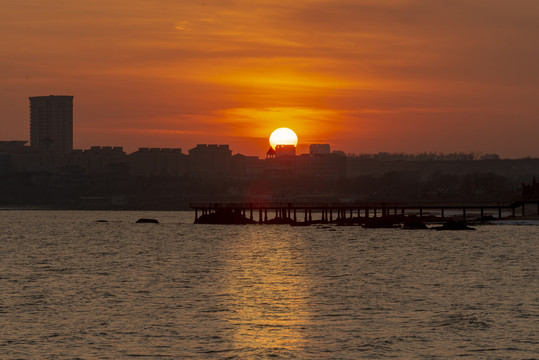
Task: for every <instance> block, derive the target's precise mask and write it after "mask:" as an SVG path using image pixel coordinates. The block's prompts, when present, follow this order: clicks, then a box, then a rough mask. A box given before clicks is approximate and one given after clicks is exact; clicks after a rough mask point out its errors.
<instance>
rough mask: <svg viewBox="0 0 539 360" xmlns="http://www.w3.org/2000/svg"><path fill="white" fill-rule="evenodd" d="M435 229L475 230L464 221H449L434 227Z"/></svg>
mask: <svg viewBox="0 0 539 360" xmlns="http://www.w3.org/2000/svg"><path fill="white" fill-rule="evenodd" d="M435 229H436V230H475V229H474V228H472V227H469V226H468V225H466V223H464V222H458V221H449V222H446V223H444V224H443V225H442V226H438V227H435Z"/></svg>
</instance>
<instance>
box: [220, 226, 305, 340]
mask: <svg viewBox="0 0 539 360" xmlns="http://www.w3.org/2000/svg"><path fill="white" fill-rule="evenodd" d="M267 234H268V232H266V235H267ZM242 235H243V237H242V238H241V239H238V241H237V242H236V243H235V245H236V246H234V247H230V248H228V250H227V251H228V253H227V255H226V259H227V260H226V265H225V266H226V269H225V270H224V271H225V272H226V274H227V275H226V278H225V280H224V281H225V283H226V284H223V286H225V287H226V288H227V292H228V293H229V294H231V296H230V302H231V304H229V306H230V308H231V309H232V310H233V311H232V312H229V313H228V315H227V319H226V320H227V321H229V322H230V323H231V324H232V325H233V335H231V341H232V342H233V343H234V347H236V348H242V349H252V350H255V349H256V351H273V350H286V351H296V350H301V349H302V348H304V346H305V339H304V337H303V334H302V331H301V329H302V328H305V323H306V322H307V321H308V319H309V310H308V304H307V299H308V286H307V285H308V283H309V280H308V278H307V276H306V271H305V268H304V262H303V261H302V260H301V259H300V258H299V256H300V252H299V251H298V250H296V249H294V247H295V246H297V244H296V242H297V239H292V238H291V237H290V236H287V235H286V233H284V232H278V233H274V235H275V236H270V237H265V238H264V237H262V236H261V234H260V233H259V232H257V229H256V228H253V229H252V231H251V230H249V231H248V232H246V233H243V234H242ZM294 240H296V242H295V241H294Z"/></svg>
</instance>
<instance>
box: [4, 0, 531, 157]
mask: <svg viewBox="0 0 539 360" xmlns="http://www.w3.org/2000/svg"><path fill="white" fill-rule="evenodd" d="M0 17H1V18H2V22H0V44H1V47H0V91H1V92H2V96H1V97H0V140H19V139H21V140H25V139H29V129H28V127H29V111H28V97H29V96H37V95H49V94H55V95H74V96H75V100H74V103H75V115H74V131H75V135H74V140H75V147H76V148H88V147H89V146H91V145H111V146H124V148H125V149H126V150H127V151H128V152H131V151H134V150H136V148H138V147H181V148H182V149H184V152H187V150H188V149H190V148H192V147H194V146H195V145H196V144H197V143H219V144H230V146H231V149H232V150H233V151H234V152H241V153H243V154H248V155H258V156H263V154H265V151H266V150H267V148H268V147H269V144H268V137H269V135H270V134H271V132H272V131H273V130H274V129H276V128H279V127H289V128H292V129H293V130H294V131H296V133H297V134H298V137H299V142H300V144H301V145H302V147H300V150H301V151H306V150H305V149H306V146H307V145H308V144H309V143H312V142H324V143H330V144H332V148H333V149H334V150H343V151H345V152H346V153H357V154H358V153H375V152H380V151H386V152H406V153H415V152H423V151H429V152H430V151H437V152H445V153H447V152H469V151H474V152H482V153H498V154H500V155H501V156H503V157H523V156H528V155H529V156H535V157H536V156H539V145H538V143H539V142H538V140H537V137H538V134H539V65H538V64H539V21H537V19H539V1H537V0H515V1H506V0H451V1H448V0H428V1H427V0H421V1H418V0H417V1H416V0H295V1H286V2H285V1H275V0H271V1H270V0H219V1H217V0H206V1H201V2H198V1H186V0H155V1H151V2H149V1H142V0H129V1H127V0H107V1H105V0H91V1H73V0H55V1H50V2H45V1H41V0H17V1H11V0H0Z"/></svg>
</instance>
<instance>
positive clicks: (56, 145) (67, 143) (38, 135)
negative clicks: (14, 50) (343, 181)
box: [0, 95, 346, 178]
mask: <svg viewBox="0 0 539 360" xmlns="http://www.w3.org/2000/svg"><path fill="white" fill-rule="evenodd" d="M29 100H30V144H29V145H27V141H0V175H6V174H20V173H32V172H49V173H59V172H75V173H81V174H85V175H92V174H103V173H108V172H115V173H124V174H125V173H128V174H129V175H132V176H164V177H184V176H194V177H256V176H260V175H267V176H281V175H284V176H290V175H300V176H311V177H322V178H341V177H345V176H346V156H345V154H344V153H343V152H331V149H330V145H329V144H313V145H311V147H310V152H309V154H301V155H296V148H295V146H293V145H278V146H276V148H275V149H273V148H270V150H269V151H268V153H267V156H266V158H265V159H259V158H258V157H256V156H245V155H242V154H235V155H232V151H231V150H230V148H229V145H207V144H199V145H197V146H196V147H195V148H193V149H190V150H189V151H188V153H187V154H185V153H183V152H182V150H181V149H180V148H139V149H138V150H137V151H135V152H133V153H130V154H127V153H126V152H125V151H124V150H123V147H120V146H117V147H116V146H115V147H112V146H92V147H91V148H90V149H86V150H80V149H73V96H64V95H49V96H36V97H30V98H29Z"/></svg>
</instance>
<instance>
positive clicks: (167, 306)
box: [0, 211, 539, 359]
mask: <svg viewBox="0 0 539 360" xmlns="http://www.w3.org/2000/svg"><path fill="white" fill-rule="evenodd" d="M140 217H153V218H156V219H158V220H159V221H160V222H161V224H158V225H154V224H135V223H134V222H135V221H136V220H137V219H138V218H140ZM100 219H103V220H108V221H109V222H107V223H101V222H96V220H100ZM192 221H193V218H192V214H190V213H165V212H159V213H135V212H45V211H3V212H0V257H1V258H0V260H1V262H0V291H1V292H0V358H1V359H73V358H77V359H125V358H127V359H129V358H137V359H268V358H275V359H387V358H397V359H406V358H408V359H447V358H457V357H458V358H464V359H466V358H469V359H536V358H538V357H539V335H538V333H539V286H538V285H539V282H538V269H537V267H538V259H539V257H538V255H539V252H538V243H539V226H533V225H528V226H514V225H507V224H505V225H495V226H482V227H479V228H478V230H477V231H464V232H462V231H461V232H448V231H445V232H444V231H433V230H429V231H425V230H416V231H406V230H394V229H380V230H373V229H363V228H360V227H333V226H332V227H325V228H322V227H316V226H312V227H306V228H302V227H299V228H298V227H289V226H258V225H255V226H212V225H193V224H191V222H192Z"/></svg>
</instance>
